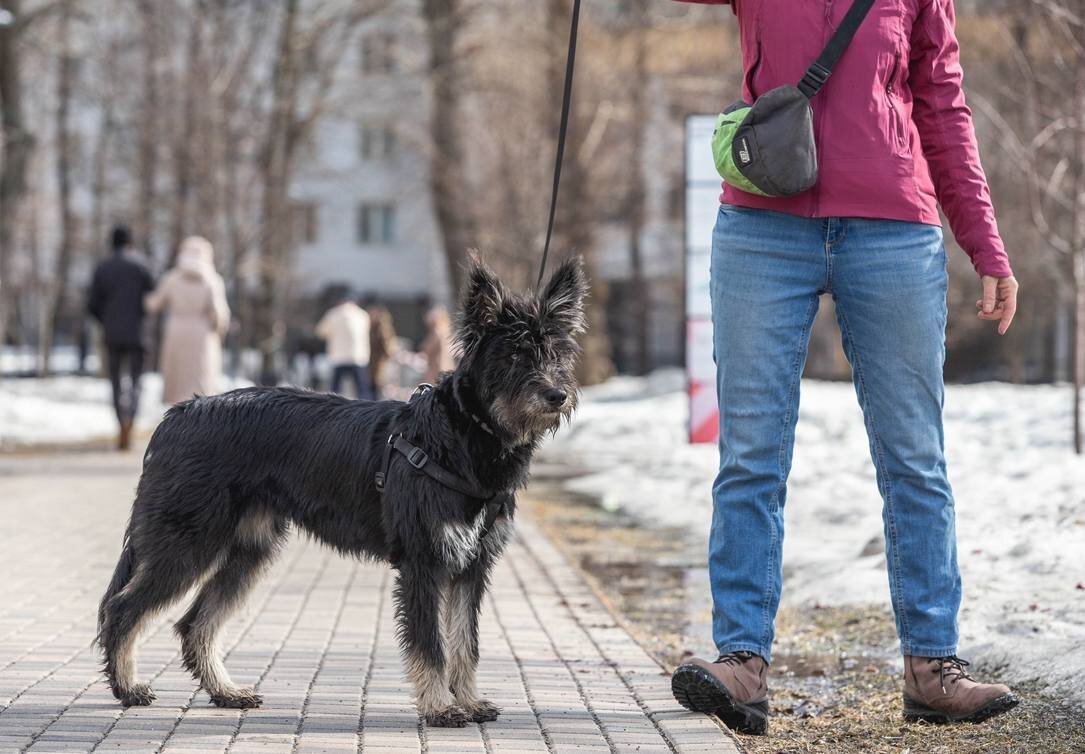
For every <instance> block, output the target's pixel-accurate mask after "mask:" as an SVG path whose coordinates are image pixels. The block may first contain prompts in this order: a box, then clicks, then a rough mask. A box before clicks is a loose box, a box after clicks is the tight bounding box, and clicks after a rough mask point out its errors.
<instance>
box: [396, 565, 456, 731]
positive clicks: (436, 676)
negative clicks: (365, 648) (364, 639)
mask: <svg viewBox="0 0 1085 754" xmlns="http://www.w3.org/2000/svg"><path fill="white" fill-rule="evenodd" d="M447 582H448V574H447V572H446V571H445V569H444V568H443V567H442V566H441V565H439V564H437V563H435V562H433V561H424V562H423V561H419V560H416V559H410V558H405V559H404V560H402V561H401V562H400V564H399V575H398V576H397V577H396V586H395V591H394V593H393V600H394V602H395V608H396V620H397V623H398V625H397V635H398V637H399V645H400V649H401V650H402V652H403V661H404V663H405V664H406V667H407V677H408V679H409V680H410V682H411V684H412V685H413V686H414V692H415V699H416V701H417V703H418V711H419V713H420V714H421V715H422V716H423V717H424V718H425V720H426V723H427V724H429V725H433V726H436V727H439V728H462V727H463V726H465V725H466V724H467V722H468V717H467V715H466V714H465V713H464V711H463V710H462V709H460V708H459V707H457V706H456V704H455V699H454V698H453V696H452V692H451V691H450V690H449V687H448V680H447V677H446V676H445V658H444V651H443V650H442V648H441V615H440V613H441V592H442V589H443V588H444V587H445V585H446V584H447Z"/></svg>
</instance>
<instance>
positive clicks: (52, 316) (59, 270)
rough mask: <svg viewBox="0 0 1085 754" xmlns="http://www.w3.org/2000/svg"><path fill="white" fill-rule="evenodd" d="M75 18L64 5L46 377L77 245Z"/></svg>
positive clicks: (45, 307)
mask: <svg viewBox="0 0 1085 754" xmlns="http://www.w3.org/2000/svg"><path fill="white" fill-rule="evenodd" d="M72 16H73V9H72V5H71V4H70V3H65V4H64V5H63V7H62V8H61V10H60V12H59V19H58V24H57V40H56V43H57V74H56V118H55V126H54V129H55V132H56V147H55V150H54V151H55V154H54V156H55V160H56V166H55V167H56V179H57V195H58V202H57V205H58V210H59V214H60V217H59V218H58V219H59V221H60V241H59V243H58V245H57V251H56V258H55V260H54V262H55V264H54V268H53V274H52V279H51V281H50V283H51V285H49V286H48V288H49V291H50V295H48V296H45V297H44V298H43V300H42V302H41V306H42V315H43V316H42V326H41V332H40V334H39V337H38V352H39V360H38V364H39V366H38V369H39V372H40V373H41V374H42V375H43V376H45V375H48V374H49V372H50V368H51V363H50V362H51V359H52V354H53V342H54V340H55V338H56V330H57V323H58V321H59V320H60V317H61V315H62V314H63V310H64V306H65V303H66V301H67V293H68V279H69V277H70V268H71V264H72V251H73V249H74V248H75V246H76V244H77V243H78V239H77V238H76V218H75V212H74V210H73V208H72V183H73V181H72V163H73V161H74V160H75V158H76V155H75V154H74V151H75V150H74V144H73V139H72V132H71V123H70V120H71V107H72V90H73V87H74V86H75V69H76V62H75V56H74V53H73V51H72V33H71V26H72Z"/></svg>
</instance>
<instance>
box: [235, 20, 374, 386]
mask: <svg viewBox="0 0 1085 754" xmlns="http://www.w3.org/2000/svg"><path fill="white" fill-rule="evenodd" d="M300 6H301V0H286V3H285V5H284V7H283V11H282V16H281V20H280V26H279V35H278V42H277V45H276V51H275V56H274V63H273V72H272V78H271V95H270V103H269V109H270V112H269V115H268V117H267V123H268V127H267V131H266V137H265V140H264V144H263V147H262V150H261V160H260V163H261V179H262V183H263V199H262V204H261V213H260V223H261V236H260V279H261V292H260V299H259V300H258V301H257V302H256V309H257V311H256V320H257V323H256V324H257V327H258V332H259V334H260V338H261V340H260V351H261V357H262V363H263V366H262V370H263V372H264V375H265V378H270V376H271V374H272V373H273V372H274V367H273V362H274V356H275V354H276V352H277V351H278V350H279V349H280V348H281V345H282V337H283V336H284V335H285V332H286V317H287V303H288V295H289V292H290V284H291V272H292V269H293V265H292V263H293V260H292V258H291V251H292V245H293V234H292V225H293V222H292V221H293V213H292V206H291V203H290V198H289V188H290V183H291V180H292V179H293V176H294V171H295V163H296V157H297V153H298V148H299V146H300V145H301V144H302V143H304V142H305V140H306V139H308V138H309V136H310V134H312V132H313V129H314V128H315V126H316V124H317V123H318V122H319V121H320V119H321V118H322V117H323V116H324V115H325V114H326V113H327V112H328V110H329V108H330V107H331V105H332V103H331V101H330V96H331V92H332V85H333V83H334V80H335V75H336V73H337V72H338V70H339V67H340V65H341V64H342V61H343V58H344V56H345V54H346V51H347V50H349V49H350V47H351V44H352V42H354V41H355V38H356V35H357V30H358V27H359V25H360V24H361V23H362V22H363V21H364V20H366V19H367V18H371V17H372V16H374V15H376V14H379V13H381V12H383V11H384V10H386V9H387V8H388V6H389V3H388V2H386V1H385V0H357V2H354V3H351V4H348V5H347V6H346V7H343V6H342V5H341V4H339V3H334V2H331V3H324V4H321V5H317V6H315V7H311V8H309V9H308V12H307V13H306V14H304V18H303V14H302V13H301V8H300Z"/></svg>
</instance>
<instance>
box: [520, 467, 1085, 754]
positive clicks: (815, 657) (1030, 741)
mask: <svg viewBox="0 0 1085 754" xmlns="http://www.w3.org/2000/svg"><path fill="white" fill-rule="evenodd" d="M525 498H526V499H525V500H524V503H523V504H524V505H525V507H526V508H528V510H529V512H530V513H531V515H532V516H533V517H534V519H535V520H536V521H538V522H539V523H540V525H541V526H542V527H543V529H544V530H545V531H546V532H547V533H548V534H549V535H550V537H551V538H552V539H553V540H554V541H555V542H556V543H557V544H558V546H559V547H561V548H562V549H563V550H564V552H565V553H566V554H567V555H568V556H569V557H570V559H571V560H572V561H573V562H575V563H576V564H578V565H579V567H580V569H581V571H582V572H583V573H584V574H585V576H586V577H587V578H588V580H589V581H590V582H591V583H592V584H593V586H594V587H595V589H596V591H597V592H599V593H600V596H601V597H602V598H603V599H604V601H606V602H607V604H608V605H609V606H610V608H611V610H612V611H613V612H615V613H616V614H617V615H618V616H619V618H621V619H622V620H623V622H624V624H625V626H626V628H627V629H629V630H630V632H631V633H632V634H633V635H634V636H635V637H636V638H637V640H638V641H640V642H641V644H642V645H643V646H644V647H645V649H647V650H648V651H649V652H650V653H652V654H653V655H654V656H655V657H656V658H657V659H659V660H660V662H662V663H663V664H664V665H666V666H667V667H669V668H673V667H674V666H675V665H677V664H678V663H679V662H681V661H682V659H683V658H685V657H687V656H689V655H690V654H692V653H693V651H691V649H690V648H691V647H702V648H703V647H704V646H706V644H707V645H710V641H709V640H708V633H709V631H710V609H711V606H710V605H701V604H694V603H693V602H691V591H692V592H693V593H694V594H704V593H705V592H706V591H707V589H706V588H705V587H704V585H705V584H706V583H707V574H706V573H705V566H704V552H703V549H704V545H703V541H701V542H695V541H692V540H691V538H690V537H689V536H688V534H687V533H685V532H684V531H682V530H675V529H665V528H647V527H644V526H642V525H640V523H639V522H638V521H637V520H636V519H633V518H632V517H630V516H627V515H623V514H622V513H620V512H608V511H605V510H603V509H602V508H601V507H599V506H598V505H597V504H596V503H595V501H594V500H592V499H591V498H586V497H578V496H575V495H570V494H569V493H568V492H565V491H563V490H562V488H561V485H560V484H559V482H558V480H557V479H555V478H548V477H544V478H542V479H537V480H536V482H535V483H534V484H533V486H532V488H531V489H530V490H529V493H528V495H526V496H525ZM699 601H700V600H699V599H698V600H697V602H698V603H699ZM896 641H897V640H896V634H895V630H894V627H893V620H892V615H891V614H890V612H889V611H888V609H887V608H886V607H883V606H881V605H870V606H858V607H833V608H824V607H810V608H801V609H796V608H785V609H783V610H781V611H780V614H779V616H778V618H777V642H776V648H775V657H774V660H773V667H772V676H771V678H770V687H771V689H772V699H771V705H772V715H773V716H772V720H771V722H770V725H769V734H768V735H767V736H740V739H741V742H742V745H743V746H744V747H745V748H746V749H747V751H749V752H750V754H830V753H831V754H854V753H860V752H861V753H862V754H996V753H997V754H1003V753H1005V754H1018V753H1020V754H1082V753H1083V752H1085V710H1083V709H1081V708H1078V707H1073V706H1069V705H1067V704H1065V703H1063V702H1062V701H1061V700H1059V699H1056V698H1054V697H1051V696H1049V695H1046V694H1044V693H1043V692H1042V691H1040V690H1039V689H1038V688H1034V687H1028V686H1025V687H1021V686H1018V687H1016V688H1015V689H1014V690H1015V691H1016V692H1017V694H1018V696H1020V697H1021V698H1022V703H1021V705H1020V706H1019V707H1017V708H1016V709H1014V710H1012V711H1010V712H1008V713H1006V714H1004V715H1002V716H1000V717H997V718H995V719H992V720H989V721H987V722H985V723H981V724H979V725H958V726H935V725H927V724H914V723H905V722H904V721H903V719H902V718H901V689H902V680H901V677H900V676H901V666H900V659H899V657H897V656H896V655H895V651H896V649H895V648H896ZM702 653H703V649H702ZM702 656H703V654H702ZM975 675H976V676H977V677H978V678H981V679H982V678H994V677H996V675H997V668H980V669H977V670H976V672H975Z"/></svg>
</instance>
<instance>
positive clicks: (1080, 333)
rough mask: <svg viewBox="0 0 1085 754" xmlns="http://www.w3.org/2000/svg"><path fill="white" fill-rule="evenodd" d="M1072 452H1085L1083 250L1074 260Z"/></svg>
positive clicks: (1084, 268)
mask: <svg viewBox="0 0 1085 754" xmlns="http://www.w3.org/2000/svg"><path fill="white" fill-rule="evenodd" d="M1074 261H1075V264H1074V270H1075V273H1074V452H1075V453H1077V454H1078V455H1081V454H1082V453H1083V452H1085V447H1083V445H1085V438H1083V437H1082V434H1083V432H1082V429H1083V428H1082V426H1081V424H1082V415H1081V390H1082V387H1085V249H1078V255H1077V259H1076V260H1074Z"/></svg>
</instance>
